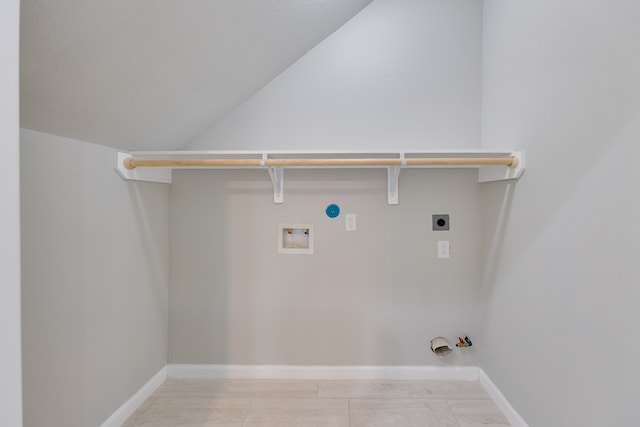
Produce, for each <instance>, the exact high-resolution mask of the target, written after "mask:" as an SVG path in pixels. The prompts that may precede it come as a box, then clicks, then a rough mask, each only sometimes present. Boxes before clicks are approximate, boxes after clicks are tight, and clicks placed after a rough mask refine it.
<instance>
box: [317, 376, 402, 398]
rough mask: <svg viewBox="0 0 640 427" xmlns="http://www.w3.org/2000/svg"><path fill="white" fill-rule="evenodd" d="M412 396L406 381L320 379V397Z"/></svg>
mask: <svg viewBox="0 0 640 427" xmlns="http://www.w3.org/2000/svg"><path fill="white" fill-rule="evenodd" d="M409 397H411V395H410V393H409V388H408V387H407V383H406V382H405V381H368V380H331V381H320V382H319V387H318V398H350V399H376V398H384V399H403V398H409Z"/></svg>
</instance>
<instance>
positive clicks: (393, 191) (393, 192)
mask: <svg viewBox="0 0 640 427" xmlns="http://www.w3.org/2000/svg"><path fill="white" fill-rule="evenodd" d="M400 169H402V166H389V167H387V191H388V193H387V204H389V205H397V204H398V178H399V177H400Z"/></svg>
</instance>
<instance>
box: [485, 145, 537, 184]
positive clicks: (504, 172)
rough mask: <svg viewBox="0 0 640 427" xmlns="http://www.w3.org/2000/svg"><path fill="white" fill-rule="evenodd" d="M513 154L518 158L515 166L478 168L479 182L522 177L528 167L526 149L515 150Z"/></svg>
mask: <svg viewBox="0 0 640 427" xmlns="http://www.w3.org/2000/svg"><path fill="white" fill-rule="evenodd" d="M511 156H513V157H515V158H516V161H517V164H516V165H515V167H510V168H504V167H499V166H481V167H480V168H479V169H478V182H494V181H504V180H508V179H518V178H520V177H521V176H522V174H523V173H524V170H525V167H526V160H525V156H524V151H522V150H520V151H513V152H512V153H511Z"/></svg>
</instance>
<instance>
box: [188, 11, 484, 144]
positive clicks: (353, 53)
mask: <svg viewBox="0 0 640 427" xmlns="http://www.w3.org/2000/svg"><path fill="white" fill-rule="evenodd" d="M481 68H482V2H481V1H477V0H455V1H422V0H376V1H375V2H373V3H372V4H371V5H369V6H368V7H367V8H366V9H364V10H363V11H362V12H360V13H359V14H358V15H357V16H355V17H354V18H353V19H352V20H351V21H349V22H348V23H347V24H346V25H344V26H343V27H342V28H340V29H339V30H338V31H336V32H335V33H333V34H332V35H331V36H330V37H328V38H327V39H325V40H324V41H323V42H322V43H320V44H319V45H318V46H316V47H315V48H314V49H313V50H311V51H310V52H309V53H308V54H307V55H305V56H304V57H302V58H301V59H300V60H298V61H297V62H296V63H295V64H293V65H292V66H291V67H289V68H288V69H287V70H285V71H284V72H283V73H282V74H280V75H279V76H278V77H276V78H275V79H274V80H273V81H272V82H270V83H269V84H268V85H267V86H265V87H264V88H263V89H262V90H261V91H259V92H258V93H257V94H255V95H254V96H253V97H251V98H250V99H248V100H247V101H246V102H245V103H243V104H242V105H241V106H239V107H238V108H237V109H236V110H234V111H233V112H231V113H230V114H229V115H228V116H226V117H224V118H223V119H222V120H220V121H218V122H216V123H215V124H214V125H213V126H212V127H211V128H210V129H208V130H207V131H206V132H205V133H203V134H202V135H200V136H199V137H198V138H196V139H195V140H194V141H193V143H191V144H188V145H187V146H186V147H185V149H189V150H193V149H207V150H211V149H320V148H322V149H376V148H377V149H385V148H389V147H399V148H402V149H426V148H432V149H433V148H436V149H437V148H443V149H451V148H480V103H481V99H480V96H481V75H482V72H481V71H482V70H481Z"/></svg>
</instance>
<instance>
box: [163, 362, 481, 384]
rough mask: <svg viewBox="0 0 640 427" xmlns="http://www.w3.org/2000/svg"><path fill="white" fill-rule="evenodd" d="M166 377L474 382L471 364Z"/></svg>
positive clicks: (209, 370) (272, 368) (173, 367)
mask: <svg viewBox="0 0 640 427" xmlns="http://www.w3.org/2000/svg"><path fill="white" fill-rule="evenodd" d="M167 374H168V377H169V378H238V379H239V378H243V379H244V378H247V379H326V380H343V379H352V380H354V379H381V380H390V379H396V380H463V381H477V380H478V368H476V367H473V366H291V365H189V364H186V365H182V364H170V365H168V367H167Z"/></svg>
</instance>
